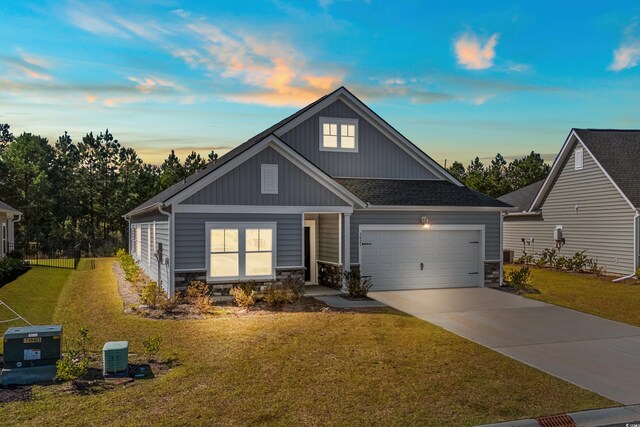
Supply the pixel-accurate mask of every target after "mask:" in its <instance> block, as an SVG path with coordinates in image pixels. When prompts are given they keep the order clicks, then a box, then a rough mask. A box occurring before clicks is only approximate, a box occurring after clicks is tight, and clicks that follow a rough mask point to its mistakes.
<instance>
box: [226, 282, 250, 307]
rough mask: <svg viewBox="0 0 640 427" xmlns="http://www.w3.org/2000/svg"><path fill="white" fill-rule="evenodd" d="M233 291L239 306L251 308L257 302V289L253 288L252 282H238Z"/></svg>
mask: <svg viewBox="0 0 640 427" xmlns="http://www.w3.org/2000/svg"><path fill="white" fill-rule="evenodd" d="M231 292H232V293H233V298H234V299H235V300H236V304H237V305H238V307H244V308H249V307H251V306H253V305H254V304H255V303H256V298H255V295H256V291H255V290H254V289H253V283H252V282H240V283H237V284H236V285H235V286H234V287H233V289H232V290H231Z"/></svg>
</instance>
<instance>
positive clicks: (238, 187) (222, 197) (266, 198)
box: [182, 147, 347, 206]
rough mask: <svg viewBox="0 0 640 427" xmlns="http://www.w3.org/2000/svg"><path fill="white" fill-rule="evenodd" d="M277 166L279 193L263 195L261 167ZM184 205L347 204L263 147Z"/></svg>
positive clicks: (285, 160)
mask: <svg viewBox="0 0 640 427" xmlns="http://www.w3.org/2000/svg"><path fill="white" fill-rule="evenodd" d="M262 164H277V165H278V194H262V193H261V191H262V189H261V165H262ZM182 203H183V204H199V205H262V206H264V205H267V206H346V205H347V203H346V202H345V201H344V200H342V199H341V198H339V197H338V196H336V195H335V194H334V193H333V192H331V191H330V190H329V189H327V188H326V187H324V186H323V185H322V184H320V183H319V182H318V181H316V180H315V179H313V178H312V177H310V176H309V175H308V174H306V173H305V172H304V171H302V170H301V169H300V168H299V167H297V166H296V165H294V164H293V163H291V162H290V161H289V160H287V159H285V158H284V157H283V156H282V155H281V154H280V153H278V152H277V151H275V150H274V149H273V148H270V147H269V148H266V149H264V150H263V151H261V152H259V153H258V154H256V155H255V156H253V157H252V158H250V159H249V160H247V161H246V162H244V163H242V164H241V165H239V166H238V167H236V168H235V169H233V170H231V171H229V172H228V173H226V174H225V175H223V176H221V177H220V178H218V179H217V180H216V181H214V182H213V183H211V184H210V185H208V186H207V187H205V188H203V189H202V190H200V191H198V192H197V193H195V194H194V195H192V196H190V197H189V198H187V199H186V200H185V201H184V202H182Z"/></svg>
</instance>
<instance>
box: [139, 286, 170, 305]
mask: <svg viewBox="0 0 640 427" xmlns="http://www.w3.org/2000/svg"><path fill="white" fill-rule="evenodd" d="M167 299H168V298H167V294H166V293H165V291H164V289H162V287H161V286H159V285H158V283H156V282H149V283H147V284H146V285H145V286H144V287H143V288H142V292H141V293H140V301H142V303H143V304H144V305H147V306H149V307H151V308H158V306H159V305H161V304H163V303H165V302H166V300H167Z"/></svg>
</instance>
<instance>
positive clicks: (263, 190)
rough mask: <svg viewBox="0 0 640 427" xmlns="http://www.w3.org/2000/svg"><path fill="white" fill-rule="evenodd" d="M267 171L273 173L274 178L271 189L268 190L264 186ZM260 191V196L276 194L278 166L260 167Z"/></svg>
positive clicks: (264, 165) (263, 165) (265, 165)
mask: <svg viewBox="0 0 640 427" xmlns="http://www.w3.org/2000/svg"><path fill="white" fill-rule="evenodd" d="M269 171H271V172H273V173H274V177H275V181H274V185H273V188H269V187H268V186H267V185H266V180H265V176H266V174H267V172H269ZM260 191H261V193H262V194H278V165H277V164H262V165H260Z"/></svg>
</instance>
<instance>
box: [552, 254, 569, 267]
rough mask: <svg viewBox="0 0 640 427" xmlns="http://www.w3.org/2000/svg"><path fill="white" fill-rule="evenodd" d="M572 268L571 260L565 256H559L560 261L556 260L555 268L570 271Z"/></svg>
mask: <svg viewBox="0 0 640 427" xmlns="http://www.w3.org/2000/svg"><path fill="white" fill-rule="evenodd" d="M570 266H571V261H570V260H569V258H567V257H565V256H559V257H558V259H556V263H555V268H557V269H558V270H569V269H570Z"/></svg>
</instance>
